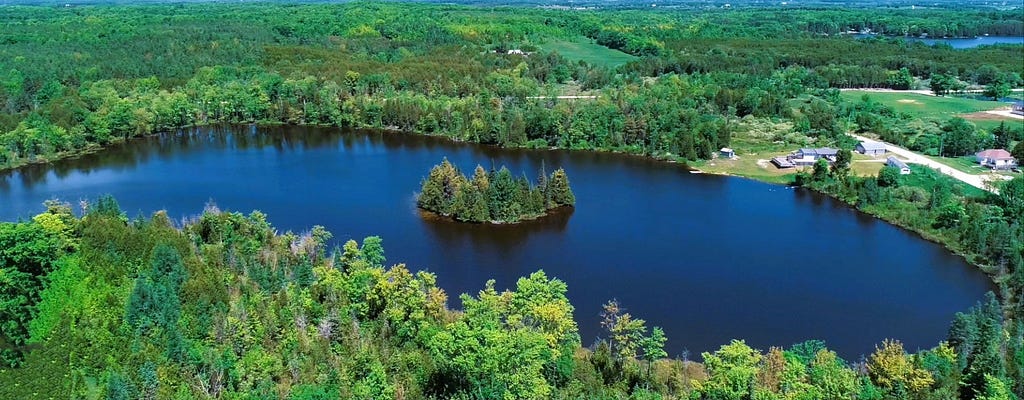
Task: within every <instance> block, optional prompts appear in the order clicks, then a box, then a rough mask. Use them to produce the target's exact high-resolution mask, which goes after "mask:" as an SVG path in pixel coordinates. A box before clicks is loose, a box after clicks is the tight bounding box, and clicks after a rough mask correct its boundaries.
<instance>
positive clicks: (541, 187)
mask: <svg viewBox="0 0 1024 400" xmlns="http://www.w3.org/2000/svg"><path fill="white" fill-rule="evenodd" d="M416 204H417V205H418V206H419V207H420V208H422V209H424V210H427V211H430V212H433V213H436V214H439V215H442V216H446V217H450V218H452V219H454V220H456V221H459V222H475V223H483V222H486V223H494V224H514V223H518V222H523V221H528V220H532V219H537V218H540V217H543V216H545V215H548V214H549V213H551V212H553V211H554V210H556V209H559V208H562V207H573V206H575V204H576V196H575V195H573V193H572V189H571V188H570V187H569V177H568V176H567V175H566V174H565V170H563V169H561V168H559V169H557V170H555V171H554V172H552V173H551V175H550V176H549V175H547V174H546V173H545V171H544V169H543V167H542V168H541V171H540V174H539V175H538V177H537V184H536V185H532V184H531V182H530V180H529V179H528V178H527V177H526V176H525V174H524V175H523V176H520V177H515V176H513V175H512V173H511V172H509V170H508V168H506V167H505V166H502V167H501V168H500V169H498V170H496V171H495V170H493V169H492V170H491V171H490V172H487V171H485V170H484V168H483V167H481V166H480V165H477V166H476V170H475V171H474V172H473V177H472V178H470V177H467V176H466V175H463V174H462V173H461V172H459V169H458V168H456V167H455V166H454V165H452V163H451V162H449V161H448V159H447V158H445V159H444V160H443V161H441V164H438V165H435V166H434V168H432V169H431V170H430V175H429V176H428V177H427V178H426V179H425V180H424V181H423V186H422V188H421V190H420V193H419V195H417V197H416Z"/></svg>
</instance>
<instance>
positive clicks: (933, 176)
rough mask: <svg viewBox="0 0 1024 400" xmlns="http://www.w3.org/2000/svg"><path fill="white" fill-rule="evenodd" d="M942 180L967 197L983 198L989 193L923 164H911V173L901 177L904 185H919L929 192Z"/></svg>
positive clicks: (954, 190) (955, 191)
mask: <svg viewBox="0 0 1024 400" xmlns="http://www.w3.org/2000/svg"><path fill="white" fill-rule="evenodd" d="M940 181H944V182H946V183H948V184H949V186H950V187H952V188H953V192H954V193H960V194H962V195H964V196H967V197H975V198H982V197H985V196H988V195H989V193H988V192H986V191H984V190H981V189H978V188H976V187H974V186H971V185H968V184H966V183H964V182H961V181H959V180H956V179H953V178H952V177H950V176H948V175H944V174H942V173H941V172H938V171H936V170H934V169H931V168H928V167H926V166H923V165H917V164H910V175H903V176H901V177H900V182H901V184H902V185H904V186H914V187H919V188H922V189H924V190H925V191H927V192H931V191H932V188H934V187H935V185H936V184H938V183H939V182H940Z"/></svg>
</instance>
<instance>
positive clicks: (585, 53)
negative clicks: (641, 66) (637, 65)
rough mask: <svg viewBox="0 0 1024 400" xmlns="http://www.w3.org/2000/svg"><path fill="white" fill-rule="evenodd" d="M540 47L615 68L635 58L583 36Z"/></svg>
mask: <svg viewBox="0 0 1024 400" xmlns="http://www.w3.org/2000/svg"><path fill="white" fill-rule="evenodd" d="M540 47H541V48H542V49H544V50H549V51H550V50H554V51H557V52H558V54H561V55H562V57H565V58H567V59H570V60H573V61H579V60H582V61H584V62H586V63H588V64H592V65H600V66H605V67H608V68H615V67H618V66H620V65H622V64H625V63H628V62H630V61H633V60H636V59H637V57H636V56H633V55H630V54H626V53H623V52H621V51H618V50H613V49H609V48H607V47H604V46H601V45H598V44H594V43H591V42H590V39H587V38H583V37H580V38H576V39H573V40H557V41H551V42H548V43H545V44H543V45H541V46H540Z"/></svg>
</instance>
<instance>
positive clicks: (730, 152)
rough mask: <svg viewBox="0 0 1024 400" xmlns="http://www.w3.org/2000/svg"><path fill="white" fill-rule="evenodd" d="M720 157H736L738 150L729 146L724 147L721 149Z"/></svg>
mask: <svg viewBox="0 0 1024 400" xmlns="http://www.w3.org/2000/svg"><path fill="white" fill-rule="evenodd" d="M719 157H721V158H735V157H736V152H735V151H733V150H732V149H730V148H728V147H723V148H722V150H719Z"/></svg>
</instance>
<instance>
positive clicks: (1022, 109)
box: [1010, 101, 1024, 115]
mask: <svg viewBox="0 0 1024 400" xmlns="http://www.w3.org/2000/svg"><path fill="white" fill-rule="evenodd" d="M1010 112H1011V113H1013V114H1017V115H1024V101H1018V102H1016V103H1013V105H1012V106H1010Z"/></svg>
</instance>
